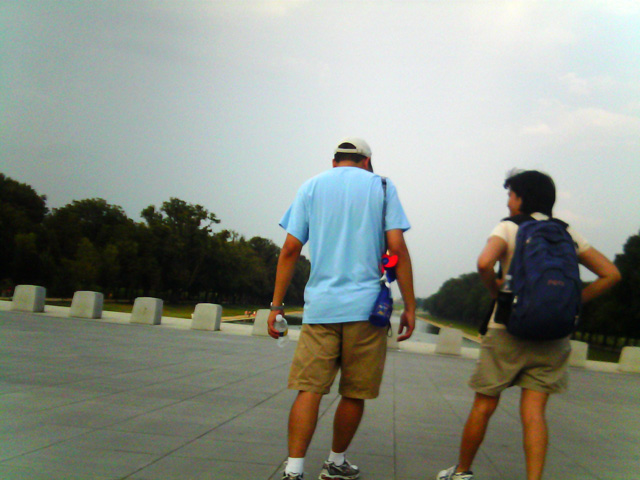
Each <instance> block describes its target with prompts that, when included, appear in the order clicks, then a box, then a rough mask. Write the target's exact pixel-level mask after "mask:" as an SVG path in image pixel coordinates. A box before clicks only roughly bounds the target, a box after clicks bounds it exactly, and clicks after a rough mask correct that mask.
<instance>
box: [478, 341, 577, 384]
mask: <svg viewBox="0 0 640 480" xmlns="http://www.w3.org/2000/svg"><path fill="white" fill-rule="evenodd" d="M570 353H571V343H570V341H569V337H566V338H561V339H559V340H550V341H544V342H540V341H531V340H522V339H519V338H517V337H514V336H513V335H511V334H510V333H508V332H507V331H506V330H505V329H503V328H490V329H489V330H488V331H487V334H486V335H485V336H484V338H483V339H482V345H481V346H480V358H479V360H478V363H477V364H476V370H475V372H474V373H473V375H472V376H471V380H469V386H470V387H471V388H472V389H473V390H475V391H476V392H478V393H482V394H484V395H489V396H492V397H497V396H498V395H500V393H501V392H502V391H503V390H504V389H505V388H508V387H511V386H513V385H517V386H519V387H522V388H527V389H530V390H535V391H538V392H543V393H560V392H563V391H564V390H566V389H567V385H568V374H567V366H568V364H569V354H570Z"/></svg>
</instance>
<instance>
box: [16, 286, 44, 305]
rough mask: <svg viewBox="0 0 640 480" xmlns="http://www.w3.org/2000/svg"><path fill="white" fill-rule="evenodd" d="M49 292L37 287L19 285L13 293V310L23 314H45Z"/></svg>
mask: <svg viewBox="0 0 640 480" xmlns="http://www.w3.org/2000/svg"><path fill="white" fill-rule="evenodd" d="M46 293H47V290H46V289H45V288H44V287H39V286H37V285H18V286H16V289H15V291H14V292H13V299H12V301H11V310H18V311H21V312H44V298H45V295H46Z"/></svg>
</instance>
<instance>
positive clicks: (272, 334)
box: [267, 310, 284, 340]
mask: <svg viewBox="0 0 640 480" xmlns="http://www.w3.org/2000/svg"><path fill="white" fill-rule="evenodd" d="M283 313H284V312H283V311H282V310H280V311H272V312H269V320H267V333H268V334H269V336H270V337H271V338H275V339H276V340H277V339H278V338H280V332H278V331H277V330H276V329H275V328H273V327H274V325H275V323H276V316H278V315H282V314H283Z"/></svg>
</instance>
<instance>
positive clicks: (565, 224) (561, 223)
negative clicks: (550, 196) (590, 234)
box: [549, 218, 569, 230]
mask: <svg viewBox="0 0 640 480" xmlns="http://www.w3.org/2000/svg"><path fill="white" fill-rule="evenodd" d="M549 220H551V221H552V222H555V223H557V224H558V225H562V226H563V227H564V228H565V230H566V229H567V228H569V224H568V223H567V222H563V221H562V220H560V219H559V218H550V219H549Z"/></svg>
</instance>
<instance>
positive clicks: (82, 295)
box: [69, 291, 104, 318]
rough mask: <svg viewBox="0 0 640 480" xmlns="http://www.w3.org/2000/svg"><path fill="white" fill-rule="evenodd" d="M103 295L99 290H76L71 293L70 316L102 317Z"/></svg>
mask: <svg viewBox="0 0 640 480" xmlns="http://www.w3.org/2000/svg"><path fill="white" fill-rule="evenodd" d="M103 303H104V295H102V293H100V292H89V291H78V292H75V293H74V294H73V300H72V301H71V309H70V310H69V316H70V317H80V318H102V306H103Z"/></svg>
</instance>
